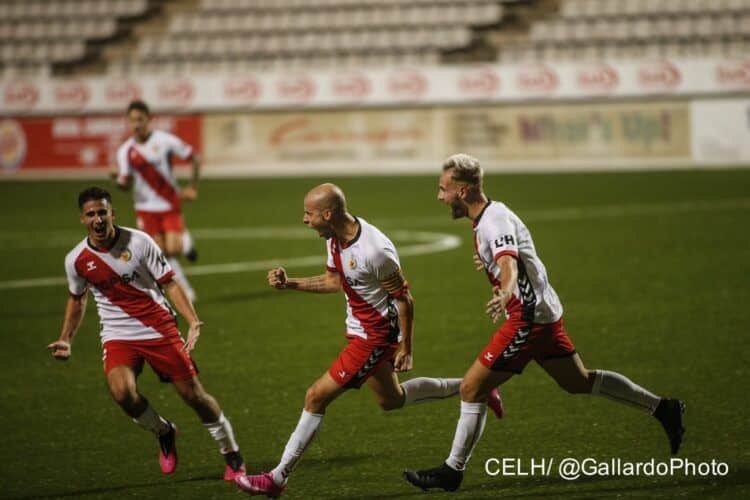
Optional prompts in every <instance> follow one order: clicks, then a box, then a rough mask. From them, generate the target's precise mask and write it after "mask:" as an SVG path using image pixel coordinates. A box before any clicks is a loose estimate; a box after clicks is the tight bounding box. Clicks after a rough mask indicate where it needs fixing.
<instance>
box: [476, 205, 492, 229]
mask: <svg viewBox="0 0 750 500" xmlns="http://www.w3.org/2000/svg"><path fill="white" fill-rule="evenodd" d="M490 203H492V200H491V199H489V198H487V203H485V204H484V207H482V211H481V212H479V215H477V218H476V219H474V223H473V225H472V227H477V225H479V221H480V219H481V218H482V216H483V215H484V212H485V211H486V210H487V207H489V206H490Z"/></svg>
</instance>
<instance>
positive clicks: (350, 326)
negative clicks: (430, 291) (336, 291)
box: [326, 218, 401, 344]
mask: <svg viewBox="0 0 750 500" xmlns="http://www.w3.org/2000/svg"><path fill="white" fill-rule="evenodd" d="M357 221H358V222H359V232H358V233H357V236H355V237H354V239H353V240H352V241H350V242H349V243H347V244H346V246H345V247H344V246H342V245H341V244H340V243H339V242H338V240H336V238H330V239H328V240H326V249H327V252H328V260H327V262H326V268H327V269H328V270H329V271H331V272H336V273H339V274H340V275H341V284H342V286H343V289H344V295H345V297H346V332H347V335H354V336H357V337H362V338H364V339H367V340H373V341H375V342H382V343H390V344H394V343H397V342H400V341H401V327H400V324H399V316H398V314H399V312H398V305H397V304H396V301H395V299H394V298H393V297H391V296H390V295H389V294H388V292H387V291H386V290H385V288H383V286H382V285H381V284H380V282H381V281H383V280H385V279H387V278H390V277H392V276H393V275H394V274H395V273H397V272H398V271H399V269H400V268H401V264H400V263H399V260H398V253H397V252H396V247H395V246H394V245H393V243H392V242H391V240H389V239H388V237H387V236H386V235H384V234H383V233H382V232H380V230H379V229H378V228H376V227H375V226H373V225H371V224H368V223H367V221H365V220H363V219H361V218H360V219H357Z"/></svg>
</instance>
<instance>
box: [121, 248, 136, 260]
mask: <svg viewBox="0 0 750 500" xmlns="http://www.w3.org/2000/svg"><path fill="white" fill-rule="evenodd" d="M132 258H133V254H131V253H130V250H128V249H125V250H123V251H122V253H121V254H120V260H121V261H123V262H130V259H132Z"/></svg>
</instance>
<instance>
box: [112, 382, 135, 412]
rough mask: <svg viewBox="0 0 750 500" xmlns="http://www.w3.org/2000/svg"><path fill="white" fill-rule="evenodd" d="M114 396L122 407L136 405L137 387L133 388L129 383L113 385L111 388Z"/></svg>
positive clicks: (129, 407)
mask: <svg viewBox="0 0 750 500" xmlns="http://www.w3.org/2000/svg"><path fill="white" fill-rule="evenodd" d="M109 391H110V393H111V394H112V398H113V399H114V400H115V403H117V404H118V405H119V406H121V407H122V408H124V409H126V410H128V409H131V408H132V407H133V406H135V404H136V402H137V401H138V393H137V392H136V391H135V388H131V387H129V386H128V385H125V384H121V385H113V386H110V388H109Z"/></svg>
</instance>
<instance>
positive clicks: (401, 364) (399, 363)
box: [380, 270, 414, 372]
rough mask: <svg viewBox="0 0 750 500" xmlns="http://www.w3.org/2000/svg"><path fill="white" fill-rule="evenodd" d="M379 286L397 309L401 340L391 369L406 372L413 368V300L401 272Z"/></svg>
mask: <svg viewBox="0 0 750 500" xmlns="http://www.w3.org/2000/svg"><path fill="white" fill-rule="evenodd" d="M380 284H381V286H382V287H383V288H384V289H385V290H386V291H387V292H388V293H389V294H390V295H391V296H392V297H393V298H394V299H395V300H396V303H397V304H398V309H399V315H398V316H399V322H400V326H401V334H402V340H401V346H400V347H399V350H398V352H397V353H396V357H395V359H394V361H393V369H394V371H396V372H408V371H409V370H411V369H412V366H413V357H412V353H413V347H414V298H413V297H412V295H411V293H410V292H409V287H408V285H407V282H406V279H405V278H404V275H403V273H402V272H401V270H399V271H398V272H396V273H395V274H393V276H390V277H388V278H386V279H385V280H383V281H381V282H380Z"/></svg>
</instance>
